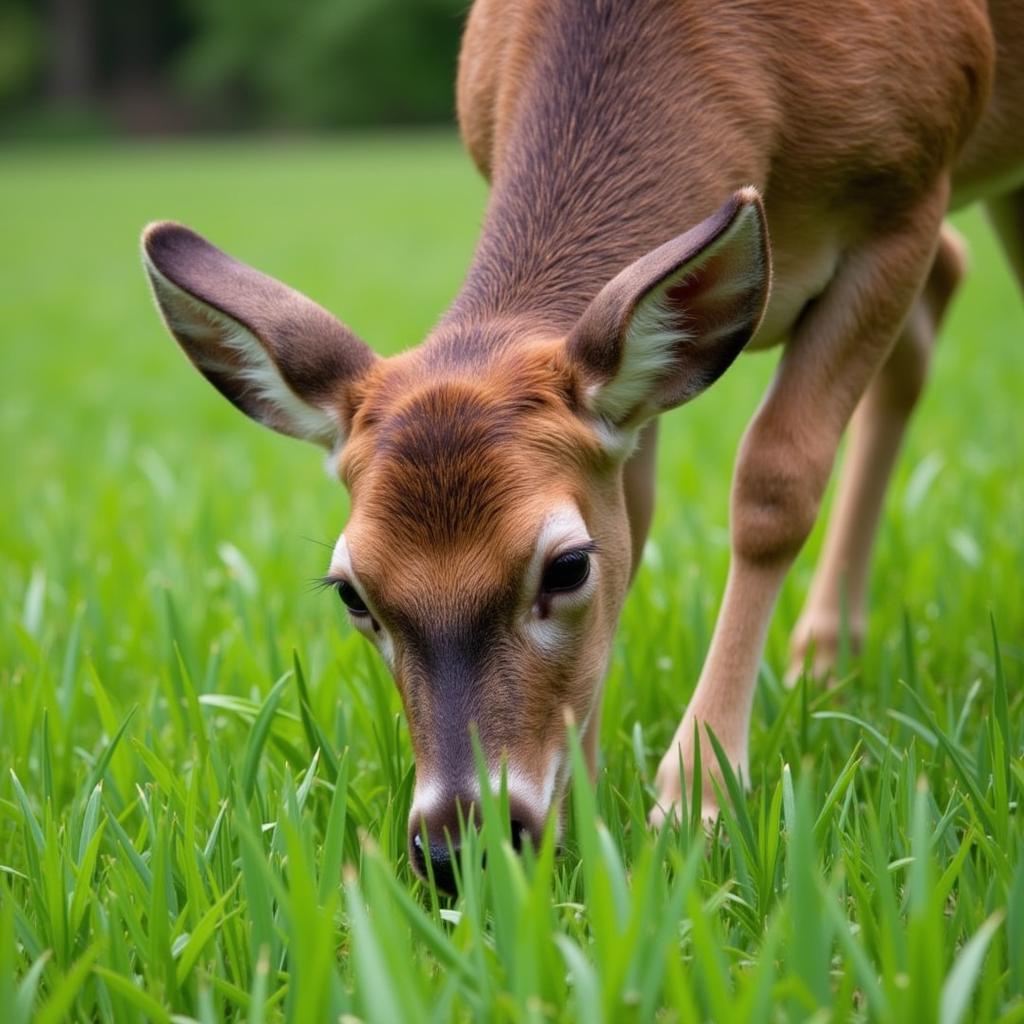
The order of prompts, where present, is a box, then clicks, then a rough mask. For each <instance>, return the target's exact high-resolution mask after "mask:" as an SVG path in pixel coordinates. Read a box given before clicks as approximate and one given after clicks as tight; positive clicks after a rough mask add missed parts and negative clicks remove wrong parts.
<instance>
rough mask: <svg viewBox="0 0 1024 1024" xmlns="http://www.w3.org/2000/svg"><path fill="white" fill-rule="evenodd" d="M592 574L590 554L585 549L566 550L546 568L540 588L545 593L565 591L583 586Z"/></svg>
mask: <svg viewBox="0 0 1024 1024" xmlns="http://www.w3.org/2000/svg"><path fill="white" fill-rule="evenodd" d="M589 575H590V555H589V554H588V553H587V552H586V551H583V550H577V551H566V552H565V554H563V555H559V556H558V557H557V558H556V559H555V560H554V561H552V562H551V563H550V564H549V565H548V567H547V568H546V569H545V570H544V576H543V578H542V579H541V583H540V588H541V590H542V591H543V592H544V593H545V594H556V593H564V592H565V591H568V590H577V589H579V588H580V587H582V586H583V584H584V583H586V581H587V577H588V576H589Z"/></svg>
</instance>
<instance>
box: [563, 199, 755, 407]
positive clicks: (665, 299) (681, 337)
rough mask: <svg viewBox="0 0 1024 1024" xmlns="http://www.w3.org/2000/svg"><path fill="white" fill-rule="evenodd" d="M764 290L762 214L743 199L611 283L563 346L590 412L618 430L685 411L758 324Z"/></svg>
mask: <svg viewBox="0 0 1024 1024" xmlns="http://www.w3.org/2000/svg"><path fill="white" fill-rule="evenodd" d="M770 281H771V257H770V253H769V246H768V232H767V228H766V225H765V218H764V209H763V207H762V206H761V200H760V198H759V196H758V194H757V191H756V190H755V189H753V188H746V189H742V190H741V191H739V192H737V193H736V194H735V195H733V197H732V198H731V199H730V200H729V201H728V202H727V203H725V205H724V206H722V207H721V208H720V209H719V210H718V211H717V212H715V213H713V214H712V215H711V216H710V217H708V218H707V220H704V221H702V222H701V223H700V224H698V225H697V226H696V227H695V228H693V229H692V230H691V231H688V232H687V233H686V234H684V235H680V236H679V237H678V238H674V239H672V241H670V242H666V243H665V244H664V245H662V246H661V247H660V248H658V249H655V250H654V251H653V252H651V253H648V254H647V255H646V256H643V257H641V258H640V259H639V260H637V261H636V262H635V263H633V264H631V265H630V266H628V267H627V268H626V269H625V270H623V271H622V272H621V273H620V274H618V275H617V276H616V277H615V278H613V279H612V280H611V281H610V282H609V283H608V284H607V285H605V287H604V288H603V289H602V290H601V291H600V292H599V293H598V295H597V296H596V297H595V298H594V300H593V301H592V302H591V303H590V305H589V306H588V307H587V309H586V310H585V311H584V313H583V315H582V316H581V317H580V319H579V321H578V322H577V324H576V326H575V328H573V331H572V333H571V334H570V335H569V339H568V341H567V354H568V355H569V358H570V360H571V362H572V363H573V364H574V365H575V367H576V369H577V371H578V372H579V374H580V376H581V378H582V380H583V384H584V389H585V395H586V398H585V401H586V404H587V407H588V409H589V411H590V412H592V413H593V414H595V415H597V416H600V417H601V418H603V419H605V420H606V421H608V422H610V423H612V424H614V425H615V426H619V427H631V426H634V425H639V423H641V422H642V421H643V420H645V419H647V418H648V417H650V416H653V415H655V414H657V413H660V412H664V411H665V410H666V409H671V408H673V407H675V406H677V405H681V404H682V403H683V402H686V401H689V399H691V398H693V397H694V396H695V395H697V394H699V393H700V392H701V391H703V390H704V389H705V388H706V387H708V385H710V384H712V383H713V382H714V381H715V380H717V379H718V378H719V377H720V376H721V375H722V374H723V373H724V372H725V371H726V369H728V367H729V365H730V364H731V363H732V361H733V360H734V359H735V358H736V356H737V355H739V353H740V352H741V351H742V349H743V347H744V346H745V345H746V344H747V342H748V341H749V340H750V339H751V337H752V336H753V335H754V332H755V331H756V330H757V328H758V326H759V325H760V323H761V317H762V316H763V314H764V309H765V305H766V304H767V301H768V290H769V286H770Z"/></svg>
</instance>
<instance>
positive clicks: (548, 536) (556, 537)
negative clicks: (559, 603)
mask: <svg viewBox="0 0 1024 1024" xmlns="http://www.w3.org/2000/svg"><path fill="white" fill-rule="evenodd" d="M589 543H590V533H589V531H588V530H587V524H586V523H585V522H584V521H583V516H582V515H581V514H580V510H579V509H578V508H577V507H576V505H575V503H574V502H571V501H567V502H565V503H564V504H562V505H557V506H556V507H555V508H553V509H552V510H551V512H549V513H548V516H547V518H546V519H545V520H544V523H543V525H542V526H541V528H540V533H539V534H537V542H536V544H535V545H534V548H533V557H532V558H531V559H530V567H529V569H528V570H527V573H526V585H527V587H529V588H530V594H531V595H532V596H531V601H530V603H531V604H532V603H533V599H534V598H535V597H536V594H537V592H538V591H539V590H540V581H541V576H542V575H543V573H544V566H545V565H546V564H547V563H548V560H549V559H550V558H551V556H552V555H555V554H558V553H560V552H561V551H568V550H569V549H570V548H574V547H583V545H585V544H589Z"/></svg>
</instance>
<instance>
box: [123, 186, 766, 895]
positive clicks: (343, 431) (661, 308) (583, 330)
mask: <svg viewBox="0 0 1024 1024" xmlns="http://www.w3.org/2000/svg"><path fill="white" fill-rule="evenodd" d="M143 258H144V263H145V267H146V270H147V273H148V275H149V278H150V281H151V284H152V287H153V292H154V295H155V297H156V301H157V304H158V306H159V308H160V311H161V313H162V315H163V318H164V320H165V322H166V324H167V326H168V328H169V329H170V331H171V333H172V334H173V335H174V337H175V338H176V339H177V341H178V342H179V344H180V345H181V347H182V348H183V349H184V351H185V353H186V354H187V355H188V357H189V358H190V359H191V360H192V362H193V363H194V364H195V366H196V367H197V368H198V369H199V371H200V372H201V373H202V374H203V375H204V376H206V377H207V378H208V379H209V380H210V382H211V383H212V384H213V385H214V386H215V387H216V388H217V389H218V390H219V391H220V392H221V393H222V394H223V395H225V396H226V397H227V398H228V399H230V401H232V402H233V403H234V404H235V405H237V406H238V407H239V408H240V409H241V410H242V411H243V412H245V413H247V414H248V415H249V416H251V417H252V418H254V419H256V420H258V421H259V422H261V423H263V424H265V425H266V426H269V427H271V428H273V429H275V430H278V431H280V432H282V433H285V434H290V435H292V436H294V437H300V438H305V439H307V440H310V441H314V442H316V443H318V444H320V445H323V446H324V447H326V448H327V449H328V450H329V451H330V453H331V454H330V456H329V458H330V461H331V464H332V465H333V467H334V468H335V469H336V470H337V472H338V475H339V476H340V478H341V479H342V480H343V481H344V483H345V485H346V486H347V487H348V489H349V491H350V494H351V499H352V502H351V509H352V511H351V517H350V519H349V522H348V524H347V525H346V527H345V530H344V532H343V533H342V534H341V536H340V537H339V539H338V542H337V544H336V546H335V548H334V553H333V557H332V559H331V563H330V567H329V572H328V579H329V580H330V582H331V583H332V584H333V585H334V586H335V587H336V589H337V592H338V594H339V596H340V598H341V600H342V602H343V603H344V605H345V606H346V608H347V609H348V614H349V617H350V619H351V622H352V624H353V626H354V627H355V628H356V629H358V630H359V631H360V632H361V633H362V634H363V635H364V636H365V637H366V638H367V640H369V642H370V643H372V644H373V645H374V646H375V647H377V649H378V650H379V651H380V654H381V656H382V657H383V659H384V661H385V662H386V663H387V665H388V667H389V669H390V671H391V673H392V675H393V676H394V679H395V682H396V684H397V685H398V688H399V690H400V692H401V696H402V700H403V703H404V706H405V710H406V716H407V719H408V723H409V729H410V733H411V737H412V745H413V749H414V752H415V755H416V790H415V797H414V803H413V808H412V813H411V815H410V844H411V856H412V858H413V862H414V863H415V864H416V865H417V867H418V868H419V869H420V870H423V868H424V866H425V858H426V857H427V856H429V857H430V858H431V861H432V863H433V867H434V870H435V875H436V877H437V878H438V880H439V882H440V883H441V884H442V885H445V884H447V885H449V886H450V880H451V865H450V864H449V860H448V858H449V854H448V842H447V839H446V830H447V832H448V833H450V835H451V837H452V841H453V842H457V838H458V825H457V821H458V815H459V813H460V809H461V814H463V815H465V816H467V817H470V816H471V813H472V812H471V810H470V808H471V806H472V805H473V804H474V802H475V801H478V789H477V785H478V783H477V773H476V770H475V766H474V758H473V752H472V746H471V739H470V727H471V725H475V727H476V729H477V730H478V733H479V738H480V744H481V747H482V749H483V752H484V755H485V757H486V760H487V764H488V767H489V770H490V771H491V774H492V782H493V784H494V785H495V786H496V785H497V780H498V778H499V777H500V773H501V770H502V766H504V767H505V768H506V770H507V777H508V786H509V798H510V806H511V811H512V817H513V819H514V820H513V835H514V836H515V837H516V839H517V841H518V840H520V839H522V838H524V837H527V836H529V837H530V838H531V839H533V840H534V841H536V839H537V837H538V836H539V833H540V831H541V829H542V828H543V824H544V821H545V819H546V817H547V815H548V814H549V813H551V812H552V811H553V810H555V809H556V808H557V807H558V805H559V803H560V796H561V792H562V789H563V785H564V780H565V774H566V748H565V725H564V722H565V713H566V710H567V709H568V710H569V711H571V713H572V715H573V717H574V718H575V720H576V722H578V723H579V724H580V729H581V734H582V736H583V740H584V746H585V749H586V750H587V751H588V752H589V755H590V756H591V757H593V751H594V738H595V734H596V730H597V719H598V714H597V710H598V704H599V700H600V695H601V687H602V680H603V677H604V673H605V669H606V665H607V662H608V656H609V652H610V649H611V644H612V638H613V635H614V631H615V626H616V622H617V619H618V616H619V611H620V609H621V606H622V603H623V600H624V598H625V595H626V590H627V586H628V583H629V579H630V573H631V568H632V567H631V565H630V559H631V554H630V534H629V522H628V518H627V513H626V506H625V502H624V496H623V478H622V468H623V464H624V463H625V461H626V460H627V459H628V457H629V455H630V452H631V450H632V447H633V445H634V443H635V438H636V435H637V433H638V431H639V429H640V427H641V426H642V425H643V424H644V423H645V422H646V421H647V420H648V419H649V418H650V417H652V416H655V415H657V414H658V413H660V412H662V411H664V410H666V409H670V408H672V407H674V406H677V405H679V404H681V403H683V402H685V401H687V400H689V399H690V398H692V397H694V396H695V395H696V394H698V393H699V392H700V391H702V390H704V388H706V387H707V386H708V385H709V384H711V383H712V382H713V381H714V380H715V379H716V378H717V377H718V376H719V375H720V374H721V373H722V372H723V371H724V370H725V369H726V368H727V367H728V366H729V364H730V363H731V362H732V361H733V359H734V358H735V357H736V355H737V354H738V353H739V352H740V350H741V349H742V348H743V346H744V345H745V344H746V342H747V340H748V339H749V338H750V337H751V335H752V334H753V333H754V331H755V330H756V328H757V325H758V323H759V321H760V318H761V315H762V313H763V310H764V305H765V301H766V297H767V291H768V283H769V257H768V247H767V238H766V234H765V227H764V219H763V212H762V210H761V205H760V202H759V200H758V198H757V196H756V194H755V193H754V192H753V191H752V190H746V191H743V192H739V193H737V194H736V195H735V196H734V197H733V198H732V199H730V200H729V202H727V203H726V204H725V205H724V206H723V207H722V208H721V209H719V210H718V211H717V212H716V213H715V214H713V215H712V216H711V217H709V218H708V219H707V220H705V221H703V222H702V223H701V224H699V225H698V226H697V227H696V228H694V229H693V230H691V231H689V232H687V233H686V234H684V235H681V236H679V237H678V238H675V239H673V240H672V241H670V242H667V243H666V244H665V245H663V246H661V247H660V248H658V249H656V250H654V251H653V252H651V253H649V254H648V255H646V256H644V257H642V258H641V259H639V260H637V261H636V262H635V263H633V264H632V265H630V266H628V267H626V268H625V269H624V270H623V271H622V272H621V273H619V274H618V276H616V277H615V278H613V279H612V280H611V281H610V282H608V283H607V284H606V285H605V287H604V288H603V289H602V290H601V291H600V292H599V293H598V294H597V295H596V296H595V297H594V298H593V300H592V301H591V302H590V304H589V306H588V307H587V309H586V311H585V312H584V313H583V315H582V316H581V317H580V318H579V320H578V322H576V324H575V325H574V326H573V328H572V329H571V331H569V332H568V334H565V333H561V334H560V333H557V332H551V331H547V330H545V329H544V328H543V326H542V325H539V321H534V320H532V319H523V318H517V317H507V318H496V319H493V320H489V321H487V322H482V323H465V322H463V323H460V322H458V321H457V320H456V321H452V322H450V323H447V324H445V325H444V326H442V327H441V328H439V330H438V331H437V332H436V333H435V335H434V336H433V337H432V338H430V339H428V341H427V342H426V343H424V344H423V345H421V346H420V347H418V348H415V349H413V350H411V351H409V352H406V353H404V354H402V355H399V356H396V357H394V358H390V359H381V358H378V357H377V356H375V355H374V354H373V353H372V352H371V350H370V349H369V348H368V347H367V346H366V345H365V344H364V343H363V342H361V341H360V340H359V339H357V338H356V337H355V336H354V335H353V333H352V332H351V331H350V330H348V328H346V327H344V326H343V325H342V324H341V323H340V322H338V321H337V320H336V319H334V317H332V316H331V315H330V314H328V313H327V312H325V311H324V310H323V309H321V308H320V307H319V306H317V305H315V304H314V303H313V302H311V301H310V300H309V299H306V298H304V297H303V296H301V295H299V294H298V293H297V292H294V291H292V290H291V289H290V288H287V287H286V286H284V285H282V284H280V283H278V282H277V281H274V280H272V279H271V278H268V277H266V276H264V275H263V274H261V273H259V272H258V271H256V270H253V269H251V268H249V267H247V266H245V265H243V264H241V263H239V262H237V261H235V260H234V259H232V258H231V257H229V256H227V255H225V254H224V253H223V252H221V251H220V250H218V249H216V248H214V247H213V246H212V245H210V244H209V243H208V242H206V241H204V240H203V239H202V238H200V237H199V236H198V235H196V234H194V233H193V232H192V231H190V230H188V229H187V228H184V227H181V226H180V225H176V224H171V223H160V224H154V225H151V226H150V227H149V228H147V229H146V231H145V233H144V235H143ZM424 830H425V832H426V834H427V836H428V844H427V849H424V848H423V844H422V843H421V839H420V837H421V834H422V832H423V831H424Z"/></svg>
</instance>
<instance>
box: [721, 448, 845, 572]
mask: <svg viewBox="0 0 1024 1024" xmlns="http://www.w3.org/2000/svg"><path fill="white" fill-rule="evenodd" d="M830 465H831V460H830V459H829V460H825V459H822V458H821V457H820V456H818V455H817V453H815V454H814V455H809V454H808V453H806V452H801V451H800V450H799V446H798V445H792V446H789V445H783V444H779V443H769V444H765V443H758V442H757V440H756V438H755V437H751V438H749V439H748V442H747V443H745V444H744V446H743V450H742V451H741V454H740V459H739V462H738V463H737V467H736V479H735V482H734V485H733V495H732V540H733V550H734V552H735V553H736V555H738V556H739V557H741V558H743V559H745V560H746V561H748V562H752V563H755V564H762V565H776V564H786V563H788V562H790V561H792V559H793V558H795V557H796V554H797V552H798V551H799V550H800V548H801V547H802V546H803V543H804V541H805V540H806V539H807V536H808V534H809V533H810V532H811V529H812V528H813V527H814V521H815V519H816V518H817V515H818V506H819V504H820V502H821V495H822V493H823V491H824V489H825V484H826V483H827V481H828V473H829V469H830Z"/></svg>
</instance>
